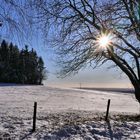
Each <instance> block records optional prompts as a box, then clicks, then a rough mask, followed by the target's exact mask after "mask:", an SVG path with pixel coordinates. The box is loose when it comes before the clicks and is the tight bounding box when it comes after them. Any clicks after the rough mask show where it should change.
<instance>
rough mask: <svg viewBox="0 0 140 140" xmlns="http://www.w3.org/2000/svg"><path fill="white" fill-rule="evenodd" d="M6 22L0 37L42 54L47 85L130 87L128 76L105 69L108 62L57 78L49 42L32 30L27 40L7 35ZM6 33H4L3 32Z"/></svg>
mask: <svg viewBox="0 0 140 140" xmlns="http://www.w3.org/2000/svg"><path fill="white" fill-rule="evenodd" d="M6 29H7V28H6V24H5V23H4V24H3V26H2V27H0V38H1V39H6V40H7V41H9V43H10V42H13V43H14V44H17V45H18V46H19V47H20V48H22V47H24V45H28V46H29V47H30V48H34V49H35V50H36V51H37V53H38V55H40V56H42V58H43V60H44V62H45V66H46V68H47V70H48V72H49V73H48V80H47V81H46V82H45V83H46V84H47V85H48V86H66V87H75V86H77V87H78V86H79V85H80V83H81V84H82V86H90V87H125V88H130V87H132V86H131V84H130V82H129V80H128V78H127V77H126V76H125V75H123V74H121V75H120V73H121V72H120V71H119V70H118V69H117V70H116V69H110V70H108V69H107V66H108V64H105V65H104V66H102V67H99V68H97V69H94V70H93V69H92V68H90V67H87V68H86V69H84V70H81V71H80V72H79V73H78V74H77V75H74V76H73V75H71V76H69V77H66V78H64V79H60V78H59V79H58V78H57V76H56V75H55V73H56V71H57V70H58V68H57V66H56V62H55V58H56V55H55V53H54V52H53V51H52V50H51V48H50V47H49V44H47V43H46V42H45V43H44V42H43V40H42V38H41V35H40V33H38V32H37V31H36V32H33V33H34V35H33V34H32V33H29V32H28V34H27V37H28V40H26V39H25V40H24V39H22V38H21V37H20V36H19V38H20V39H19V38H18V37H17V36H18V35H15V36H12V35H11V36H9V35H8V34H7V32H9V31H10V30H6ZM5 33H6V34H5Z"/></svg>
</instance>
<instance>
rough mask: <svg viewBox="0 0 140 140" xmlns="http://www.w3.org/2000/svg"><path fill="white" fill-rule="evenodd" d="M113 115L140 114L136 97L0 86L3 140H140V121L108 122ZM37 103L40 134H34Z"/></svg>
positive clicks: (43, 87)
mask: <svg viewBox="0 0 140 140" xmlns="http://www.w3.org/2000/svg"><path fill="white" fill-rule="evenodd" d="M108 99H111V107H110V114H112V115H113V114H139V112H140V106H139V104H138V102H136V101H135V98H134V95H132V94H123V93H115V92H114V93H113V92H112V93H110V92H109V93H107V92H101V91H89V90H80V89H62V88H51V87H46V86H14V85H13V86H1V87H0V138H1V137H3V138H8V137H10V138H11V139H13V140H16V139H17V140H20V139H21V140H23V139H25V140H26V139H29V140H35V139H37V140H39V139H41V140H44V139H45V140H60V139H67V140H92V139H95V140H98V139H101V140H102V139H140V135H139V133H140V122H132V121H129V122H126V121H123V122H122V121H116V120H113V119H111V120H110V122H108V123H107V122H105V121H104V120H103V119H101V120H100V119H99V118H100V117H103V116H104V114H105V111H106V105H107V100H108ZM34 101H37V103H38V108H37V131H36V132H35V133H32V132H31V129H32V115H33V103H34Z"/></svg>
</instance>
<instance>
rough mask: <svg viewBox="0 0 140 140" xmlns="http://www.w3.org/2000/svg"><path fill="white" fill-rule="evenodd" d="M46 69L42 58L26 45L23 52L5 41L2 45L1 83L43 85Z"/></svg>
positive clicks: (0, 49)
mask: <svg viewBox="0 0 140 140" xmlns="http://www.w3.org/2000/svg"><path fill="white" fill-rule="evenodd" d="M44 78H45V67H44V62H43V60H42V58H41V57H38V56H37V53H36V51H35V50H34V49H32V50H31V51H29V49H28V46H27V45H26V46H25V48H24V49H22V50H21V51H20V50H19V49H18V47H17V46H14V45H13V44H12V43H10V44H9V45H8V43H7V42H6V41H5V40H3V41H2V43H1V45H0V82H9V83H22V84H42V80H43V79H44Z"/></svg>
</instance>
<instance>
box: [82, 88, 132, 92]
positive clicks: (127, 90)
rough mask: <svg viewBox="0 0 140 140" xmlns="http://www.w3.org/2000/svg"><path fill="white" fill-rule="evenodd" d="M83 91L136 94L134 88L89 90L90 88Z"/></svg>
mask: <svg viewBox="0 0 140 140" xmlns="http://www.w3.org/2000/svg"><path fill="white" fill-rule="evenodd" d="M81 89H85V90H98V91H107V92H120V93H134V89H132V88H89V87H82V88H81Z"/></svg>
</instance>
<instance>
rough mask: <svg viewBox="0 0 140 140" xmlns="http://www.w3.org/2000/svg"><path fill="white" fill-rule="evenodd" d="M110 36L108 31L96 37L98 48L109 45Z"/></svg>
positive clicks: (103, 48) (105, 47)
mask: <svg viewBox="0 0 140 140" xmlns="http://www.w3.org/2000/svg"><path fill="white" fill-rule="evenodd" d="M112 39H113V38H112V36H111V34H110V33H108V34H107V33H102V34H101V35H99V36H98V37H97V40H96V43H97V46H98V47H99V48H98V49H100V50H107V48H108V47H109V46H110V45H111V42H112Z"/></svg>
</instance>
